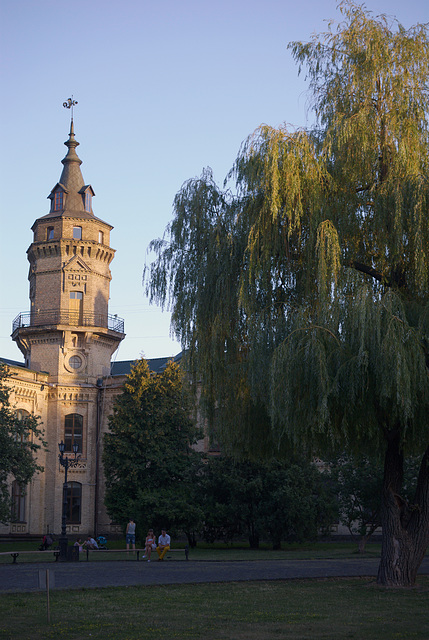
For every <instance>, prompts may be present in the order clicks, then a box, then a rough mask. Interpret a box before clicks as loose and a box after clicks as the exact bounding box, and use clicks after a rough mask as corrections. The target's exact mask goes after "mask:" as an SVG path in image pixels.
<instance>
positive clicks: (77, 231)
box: [73, 227, 82, 240]
mask: <svg viewBox="0 0 429 640" xmlns="http://www.w3.org/2000/svg"><path fill="white" fill-rule="evenodd" d="M73 238H74V239H75V240H82V227H73Z"/></svg>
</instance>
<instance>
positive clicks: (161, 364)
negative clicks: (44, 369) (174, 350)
mask: <svg viewBox="0 0 429 640" xmlns="http://www.w3.org/2000/svg"><path fill="white" fill-rule="evenodd" d="M182 356H183V354H182V352H180V353H178V354H177V355H176V356H174V357H170V358H150V359H148V360H147V363H148V365H149V369H150V371H152V373H161V372H162V371H164V369H165V367H166V366H167V363H168V362H170V361H171V360H172V361H173V362H180V361H181V359H182ZM0 362H4V363H5V364H7V365H9V366H10V367H21V368H23V369H26V368H27V367H26V366H25V363H24V362H18V361H16V360H9V359H8V358H2V357H0ZM135 362H137V359H136V360H119V361H118V362H112V365H111V369H110V375H111V376H127V375H129V374H130V373H131V367H132V365H133V364H134V363H135Z"/></svg>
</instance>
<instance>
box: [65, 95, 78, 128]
mask: <svg viewBox="0 0 429 640" xmlns="http://www.w3.org/2000/svg"><path fill="white" fill-rule="evenodd" d="M75 105H77V100H73V96H72V97H71V98H68V99H67V101H66V102H63V107H65V108H66V109H71V119H72V122H73V107H74V106H75Z"/></svg>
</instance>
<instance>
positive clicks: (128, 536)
mask: <svg viewBox="0 0 429 640" xmlns="http://www.w3.org/2000/svg"><path fill="white" fill-rule="evenodd" d="M125 541H126V543H127V551H129V550H130V544H132V545H133V550H134V551H135V549H136V523H135V522H134V520H133V519H132V518H130V521H129V523H128V524H127V530H126V532H125Z"/></svg>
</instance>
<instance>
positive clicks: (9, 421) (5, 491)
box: [0, 362, 46, 524]
mask: <svg viewBox="0 0 429 640" xmlns="http://www.w3.org/2000/svg"><path fill="white" fill-rule="evenodd" d="M8 377H9V373H8V368H7V366H6V365H5V364H4V363H3V362H0V522H1V523H2V524H6V523H8V522H9V521H10V518H11V515H12V513H11V509H12V503H11V489H10V485H11V482H12V481H13V480H16V481H17V482H18V483H19V484H20V485H21V487H25V486H26V485H27V484H28V483H29V482H30V480H31V479H32V477H33V476H34V474H35V473H36V472H38V471H43V467H42V466H40V465H39V464H38V463H37V461H36V458H35V454H36V452H37V451H38V450H39V449H40V448H41V447H42V446H44V445H45V444H46V443H44V442H43V440H42V436H43V431H42V430H41V429H40V428H39V419H38V418H37V417H35V416H32V415H28V416H26V415H24V416H22V418H21V416H20V417H18V415H17V413H16V410H15V408H14V407H12V406H11V405H10V387H9V386H8V384H7V382H6V381H7V378H8Z"/></svg>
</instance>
